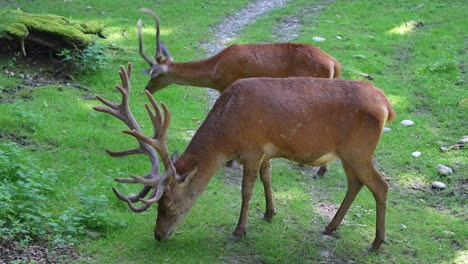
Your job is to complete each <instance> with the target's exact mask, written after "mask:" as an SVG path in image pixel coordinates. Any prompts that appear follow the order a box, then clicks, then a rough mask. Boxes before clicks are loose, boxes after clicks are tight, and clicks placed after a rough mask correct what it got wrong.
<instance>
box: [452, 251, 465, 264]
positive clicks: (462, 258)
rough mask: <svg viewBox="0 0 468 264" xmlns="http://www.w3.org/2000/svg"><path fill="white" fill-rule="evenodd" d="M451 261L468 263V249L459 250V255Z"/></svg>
mask: <svg viewBox="0 0 468 264" xmlns="http://www.w3.org/2000/svg"><path fill="white" fill-rule="evenodd" d="M447 263H448V262H447ZM450 263H460V264H462V263H463V264H468V250H462V251H459V252H457V255H456V256H455V258H454V259H453V260H452V261H450Z"/></svg>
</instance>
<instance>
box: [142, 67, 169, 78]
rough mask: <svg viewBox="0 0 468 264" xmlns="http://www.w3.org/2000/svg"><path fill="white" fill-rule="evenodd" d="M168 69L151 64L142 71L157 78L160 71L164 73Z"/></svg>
mask: <svg viewBox="0 0 468 264" xmlns="http://www.w3.org/2000/svg"><path fill="white" fill-rule="evenodd" d="M166 71H167V67H164V66H160V65H156V66H151V68H148V69H145V70H143V71H142V73H143V74H146V75H149V76H151V78H156V76H158V75H159V74H160V73H164V72H166Z"/></svg>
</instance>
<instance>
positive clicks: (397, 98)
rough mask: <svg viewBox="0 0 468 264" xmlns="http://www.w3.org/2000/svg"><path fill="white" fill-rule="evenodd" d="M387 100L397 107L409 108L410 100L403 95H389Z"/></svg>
mask: <svg viewBox="0 0 468 264" xmlns="http://www.w3.org/2000/svg"><path fill="white" fill-rule="evenodd" d="M387 98H388V100H389V101H390V103H391V104H392V105H393V106H395V105H399V106H407V105H408V100H407V98H406V97H405V96H401V95H395V94H387Z"/></svg>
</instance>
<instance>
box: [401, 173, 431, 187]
mask: <svg viewBox="0 0 468 264" xmlns="http://www.w3.org/2000/svg"><path fill="white" fill-rule="evenodd" d="M395 180H396V181H397V182H398V183H400V184H402V185H403V186H404V187H407V188H410V187H413V186H425V185H428V182H427V179H426V178H424V175H422V174H420V173H418V172H417V171H408V172H405V173H401V174H400V175H399V177H398V179H395Z"/></svg>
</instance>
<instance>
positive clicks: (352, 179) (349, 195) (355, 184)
mask: <svg viewBox="0 0 468 264" xmlns="http://www.w3.org/2000/svg"><path fill="white" fill-rule="evenodd" d="M342 164H343V168H344V170H345V173H346V178H347V180H348V190H347V191H346V195H345V197H344V199H343V202H341V206H340V208H339V209H338V211H337V212H336V214H335V216H334V217H333V219H332V221H331V222H330V223H329V224H328V225H327V227H325V231H324V233H325V234H328V235H329V234H331V233H332V232H333V231H335V230H336V229H337V228H338V226H339V225H340V224H341V221H343V218H344V217H345V215H346V212H347V211H348V209H349V207H350V206H351V204H352V203H353V201H354V199H355V198H356V195H357V194H358V193H359V191H360V190H361V188H362V186H363V184H362V182H361V181H360V180H359V179H358V178H357V177H356V176H357V175H356V174H355V173H354V171H353V170H352V169H351V167H350V166H349V165H348V164H346V163H345V162H344V161H342Z"/></svg>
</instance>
